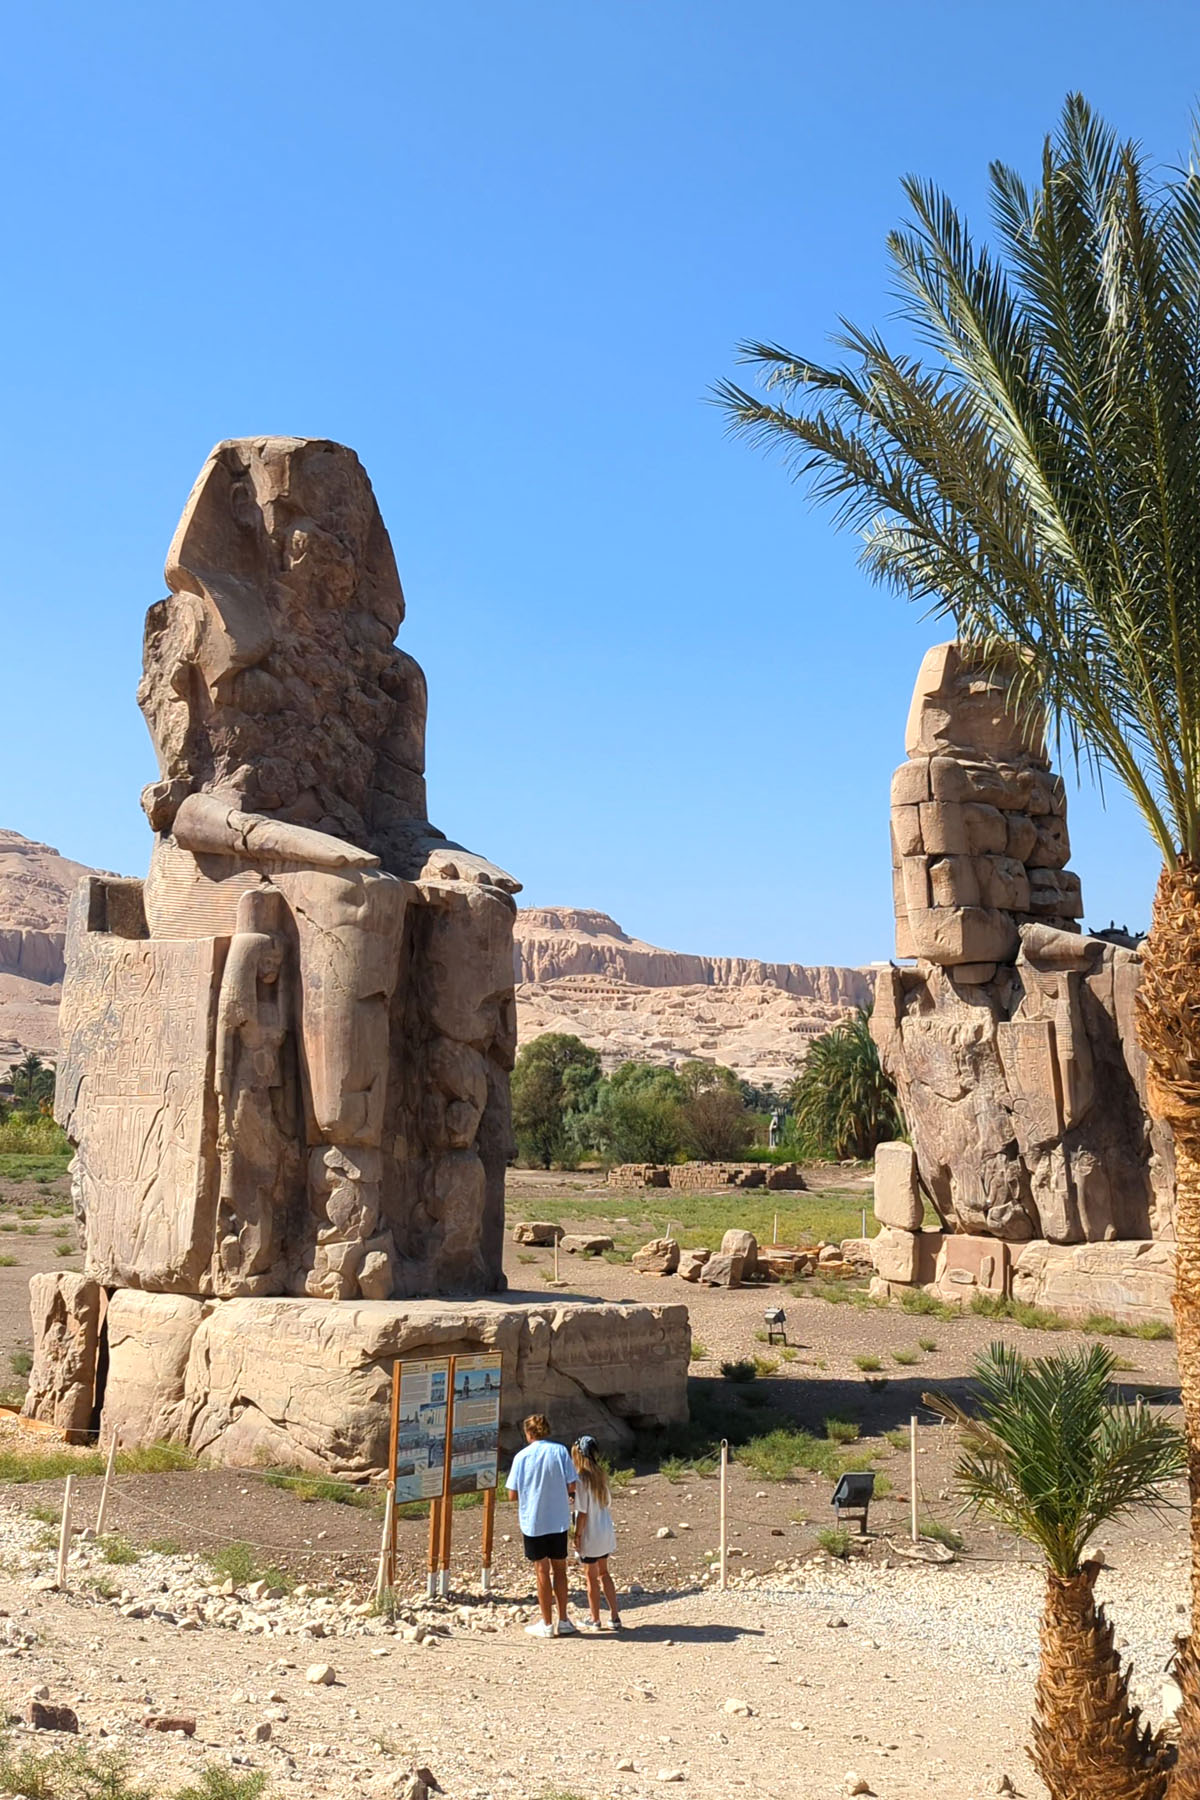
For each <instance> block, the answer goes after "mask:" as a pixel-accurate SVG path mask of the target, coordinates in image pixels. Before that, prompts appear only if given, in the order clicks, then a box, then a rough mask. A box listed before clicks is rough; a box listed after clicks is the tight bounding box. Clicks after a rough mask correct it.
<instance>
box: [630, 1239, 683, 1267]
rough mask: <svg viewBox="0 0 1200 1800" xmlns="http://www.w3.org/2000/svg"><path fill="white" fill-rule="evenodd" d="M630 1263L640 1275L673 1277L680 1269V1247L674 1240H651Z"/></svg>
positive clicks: (636, 1251)
mask: <svg viewBox="0 0 1200 1800" xmlns="http://www.w3.org/2000/svg"><path fill="white" fill-rule="evenodd" d="M630 1261H631V1262H632V1264H633V1266H634V1268H635V1269H636V1270H637V1271H638V1273H639V1274H640V1275H673V1274H674V1273H675V1271H676V1269H677V1268H678V1267H679V1245H678V1244H677V1243H676V1241H675V1239H674V1238H651V1239H650V1242H649V1243H648V1244H643V1245H642V1247H641V1249H640V1250H635V1251H634V1253H633V1255H632V1257H631V1258H630Z"/></svg>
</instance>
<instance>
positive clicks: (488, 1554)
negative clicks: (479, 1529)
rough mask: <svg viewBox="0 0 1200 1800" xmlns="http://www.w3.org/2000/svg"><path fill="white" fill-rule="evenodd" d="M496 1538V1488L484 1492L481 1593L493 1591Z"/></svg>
mask: <svg viewBox="0 0 1200 1800" xmlns="http://www.w3.org/2000/svg"><path fill="white" fill-rule="evenodd" d="M495 1538H496V1490H495V1488H494V1487H490V1488H484V1490H483V1548H482V1551H481V1553H480V1557H479V1561H480V1564H481V1567H480V1571H479V1586H480V1590H481V1592H483V1593H485V1594H490V1593H491V1591H492V1545H493V1543H494V1542H495Z"/></svg>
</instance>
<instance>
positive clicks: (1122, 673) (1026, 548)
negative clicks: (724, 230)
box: [714, 95, 1200, 866]
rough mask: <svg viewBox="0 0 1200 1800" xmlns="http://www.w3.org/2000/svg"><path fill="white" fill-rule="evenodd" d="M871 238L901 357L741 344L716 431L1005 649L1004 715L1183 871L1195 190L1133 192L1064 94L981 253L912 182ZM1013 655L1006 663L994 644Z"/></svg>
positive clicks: (1125, 168) (1193, 624)
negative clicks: (896, 218) (1032, 716)
mask: <svg viewBox="0 0 1200 1800" xmlns="http://www.w3.org/2000/svg"><path fill="white" fill-rule="evenodd" d="M904 191H905V195H906V198H907V201H908V207H909V220H908V223H907V224H906V225H905V226H904V227H903V228H902V229H900V230H898V231H895V232H893V233H892V234H891V235H890V237H889V239H888V252H889V255H890V257H891V261H892V267H893V271H894V276H895V280H896V284H897V288H898V290H899V294H900V301H901V309H902V314H903V317H904V319H905V320H906V322H907V324H908V326H909V328H910V329H911V330H912V332H913V334H914V336H915V339H916V342H917V344H918V346H919V353H918V354H917V355H915V356H912V355H897V354H895V353H894V352H892V351H890V350H889V349H888V347H887V346H886V344H885V343H884V342H883V341H882V339H881V338H879V337H878V336H877V335H875V334H872V333H868V332H865V331H862V330H860V329H858V328H856V327H855V326H853V325H850V324H847V323H845V322H844V321H843V322H842V324H841V327H840V331H839V335H838V337H837V339H836V344H837V348H838V349H839V350H840V352H841V360H840V361H837V362H835V363H832V364H824V363H822V362H821V361H819V360H818V359H816V358H811V357H806V356H799V355H796V354H795V353H793V352H791V351H789V350H787V349H785V348H783V347H782V346H781V345H778V344H771V343H761V342H750V343H746V344H743V345H742V346H741V348H740V352H739V355H740V358H741V360H742V361H743V362H744V363H746V364H748V365H749V366H750V367H751V368H753V369H754V370H755V372H756V374H757V376H758V378H759V383H760V387H759V389H758V391H757V392H751V391H749V390H747V389H746V388H744V387H742V386H740V385H738V384H737V383H735V382H733V381H722V382H719V383H718V384H717V385H716V388H715V389H714V397H715V399H716V401H717V403H718V404H719V405H720V406H721V407H722V408H723V410H724V412H725V415H726V418H727V420H728V423H729V426H730V429H731V430H732V431H734V432H735V433H737V434H739V435H740V436H743V437H745V438H747V439H748V440H749V441H750V442H751V443H753V444H756V445H757V446H759V447H761V448H763V449H766V450H769V451H772V452H775V453H778V454H780V455H782V457H783V460H784V462H785V464H786V465H787V467H788V468H789V470H790V472H791V473H792V475H793V476H794V477H796V478H797V479H800V480H803V481H804V482H805V483H806V484H807V485H808V486H809V488H810V490H811V491H812V493H813V494H814V496H815V498H816V499H817V500H818V501H820V502H821V503H823V504H825V505H828V506H830V507H831V508H832V510H833V513H834V516H835V519H836V521H837V522H838V524H839V525H841V526H844V527H848V528H849V529H851V530H854V531H856V532H857V533H858V534H859V536H860V538H861V541H862V560H863V562H864V564H865V566H866V567H867V569H868V570H869V571H870V572H871V573H872V574H873V575H874V576H875V577H876V578H878V579H880V580H882V581H884V582H887V583H889V584H890V585H892V586H893V587H895V588H897V589H898V590H899V591H901V592H902V593H905V594H906V595H907V596H909V597H910V598H912V599H916V600H920V601H924V602H926V603H927V604H928V605H929V606H930V609H931V610H932V611H933V612H934V613H935V614H942V615H945V616H947V617H949V618H951V619H952V620H953V621H954V625H955V628H956V630H957V631H958V633H959V635H960V636H962V637H963V638H964V639H966V640H969V641H971V642H972V643H974V644H976V645H995V646H1007V647H1008V653H1007V654H1008V667H1009V670H1010V679H1011V683H1012V691H1013V700H1014V704H1016V705H1017V706H1019V707H1021V708H1025V709H1028V708H1031V707H1032V706H1034V705H1035V704H1037V705H1043V706H1045V707H1046V709H1047V710H1048V712H1049V714H1050V717H1051V720H1052V722H1053V723H1054V725H1055V726H1056V727H1057V729H1058V731H1059V732H1060V733H1061V734H1062V735H1063V736H1065V737H1066V738H1067V740H1068V741H1069V742H1070V744H1071V745H1072V747H1073V748H1074V750H1075V751H1076V754H1077V755H1080V756H1083V757H1085V758H1087V759H1089V760H1091V761H1093V762H1094V764H1095V765H1096V766H1097V768H1098V769H1100V770H1101V771H1103V770H1104V769H1109V770H1112V771H1113V772H1114V773H1115V774H1116V775H1117V777H1118V778H1119V779H1120V781H1121V782H1122V783H1123V784H1124V785H1125V787H1126V788H1127V789H1128V790H1129V792H1130V793H1131V794H1132V796H1133V798H1134V800H1135V801H1136V803H1137V804H1138V806H1139V807H1140V808H1141V810H1142V812H1143V813H1144V815H1145V817H1146V820H1147V822H1148V824H1149V826H1150V829H1151V831H1152V832H1153V834H1154V836H1155V838H1156V840H1157V842H1158V844H1159V847H1160V849H1161V851H1162V854H1163V857H1164V860H1165V861H1166V863H1167V864H1168V866H1174V863H1175V860H1176V856H1177V853H1178V852H1183V853H1184V854H1186V855H1187V856H1189V857H1200V173H1197V171H1196V170H1195V169H1193V168H1189V169H1187V170H1183V171H1179V172H1177V173H1175V174H1173V175H1171V176H1169V177H1168V178H1166V179H1163V180H1158V179H1156V178H1152V176H1151V175H1150V173H1149V171H1148V168H1147V164H1146V160H1145V157H1144V154H1143V153H1142V151H1141V150H1140V149H1139V147H1138V146H1137V145H1136V144H1134V143H1131V142H1124V141H1121V140H1119V139H1118V138H1117V136H1116V135H1115V133H1114V132H1113V131H1112V130H1111V129H1110V128H1109V127H1108V126H1107V125H1106V124H1105V123H1104V122H1103V121H1102V120H1100V119H1098V118H1097V116H1096V115H1095V114H1094V113H1093V112H1092V111H1091V109H1090V108H1089V107H1088V105H1087V103H1086V102H1085V101H1084V100H1083V99H1082V97H1081V96H1079V95H1071V96H1069V97H1068V100H1067V102H1066V104H1065V106H1064V109H1063V114H1062V118H1061V121H1060V124H1059V128H1058V131H1057V133H1056V134H1055V136H1054V137H1052V138H1051V139H1048V140H1047V142H1046V144H1045V146H1044V148H1043V154H1042V164H1041V172H1040V180H1039V182H1038V183H1037V184H1036V185H1029V184H1027V183H1026V182H1025V181H1024V180H1023V179H1022V178H1021V177H1020V175H1018V174H1017V173H1016V172H1015V171H1013V170H1011V169H1009V168H1006V167H1004V166H1003V165H994V166H993V168H992V170H991V198H992V224H993V235H994V242H992V243H990V244H983V243H980V242H978V241H977V240H976V239H975V238H974V237H973V236H972V235H971V233H970V231H969V229H968V227H967V225H966V223H965V221H964V220H963V218H962V217H961V216H960V215H959V213H958V212H957V211H956V210H955V208H954V207H953V205H952V204H951V202H950V200H949V199H948V198H947V197H946V195H944V194H943V193H941V192H940V191H939V190H938V189H937V188H936V187H934V186H933V185H932V184H930V183H927V182H921V181H918V180H916V179H912V178H910V179H909V180H908V181H906V182H905V184H904ZM1014 649H1015V650H1016V651H1017V652H1018V653H1019V654H1018V655H1017V657H1016V658H1015V659H1013V658H1012V656H1011V652H1012V650H1014Z"/></svg>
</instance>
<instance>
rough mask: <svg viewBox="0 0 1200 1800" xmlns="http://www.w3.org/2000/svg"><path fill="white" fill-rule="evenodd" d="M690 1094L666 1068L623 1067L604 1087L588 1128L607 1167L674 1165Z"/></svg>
mask: <svg viewBox="0 0 1200 1800" xmlns="http://www.w3.org/2000/svg"><path fill="white" fill-rule="evenodd" d="M685 1098H686V1092H685V1089H684V1085H683V1082H682V1081H681V1080H680V1078H679V1076H678V1075H677V1074H676V1073H675V1071H674V1069H670V1068H667V1067H666V1066H665V1065H664V1064H662V1063H646V1062H624V1063H621V1064H620V1065H619V1067H617V1068H616V1069H614V1070H613V1072H612V1074H611V1075H610V1076H609V1077H608V1079H607V1080H606V1081H604V1082H602V1083H601V1084H600V1089H599V1092H598V1094H597V1096H596V1106H595V1110H594V1112H593V1113H592V1115H591V1117H590V1119H589V1120H588V1121H587V1128H588V1130H589V1131H590V1135H591V1142H592V1143H593V1145H594V1146H595V1148H596V1149H597V1150H599V1152H600V1154H601V1155H602V1156H603V1157H604V1159H605V1161H606V1162H618V1163H622V1162H656V1163H663V1162H674V1160H675V1158H676V1157H677V1156H678V1155H679V1152H680V1150H681V1149H682V1148H683V1128H684V1127H683V1102H684V1100H685Z"/></svg>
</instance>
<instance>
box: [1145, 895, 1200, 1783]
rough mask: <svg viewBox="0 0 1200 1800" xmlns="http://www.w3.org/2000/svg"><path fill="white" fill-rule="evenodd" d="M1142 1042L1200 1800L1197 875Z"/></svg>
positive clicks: (1185, 1705) (1148, 991)
mask: <svg viewBox="0 0 1200 1800" xmlns="http://www.w3.org/2000/svg"><path fill="white" fill-rule="evenodd" d="M1137 1023H1138V1037H1139V1039H1140V1040H1141V1045H1142V1048H1143V1049H1144V1050H1145V1052H1146V1055H1147V1057H1148V1058H1149V1062H1150V1071H1149V1084H1148V1085H1149V1099H1150V1110H1151V1112H1152V1113H1153V1114H1154V1115H1155V1117H1156V1118H1160V1119H1165V1120H1166V1122H1167V1123H1168V1124H1169V1125H1170V1127H1171V1131H1172V1135H1173V1136H1174V1139H1175V1237H1176V1247H1175V1340H1176V1349H1177V1352H1178V1358H1179V1385H1180V1390H1181V1393H1182V1396H1183V1411H1184V1420H1185V1424H1186V1427H1187V1437H1188V1487H1189V1490H1190V1495H1191V1526H1192V1638H1191V1643H1190V1644H1189V1645H1188V1646H1186V1647H1185V1649H1184V1652H1183V1654H1182V1656H1181V1657H1180V1663H1179V1685H1180V1688H1181V1689H1182V1691H1183V1700H1182V1702H1181V1704H1180V1708H1179V1715H1178V1725H1179V1763H1178V1766H1177V1767H1176V1769H1175V1770H1174V1772H1173V1774H1172V1777H1171V1787H1170V1795H1171V1800H1200V1657H1197V1656H1196V1655H1195V1654H1193V1652H1192V1648H1191V1645H1192V1644H1197V1643H1200V868H1197V867H1196V865H1195V864H1193V863H1189V862H1184V861H1181V862H1180V863H1179V865H1178V866H1177V867H1176V868H1175V869H1164V870H1163V872H1162V875H1161V877H1160V878H1159V883H1158V892H1157V894H1156V895H1155V897H1154V917H1153V922H1152V925H1151V930H1150V936H1149V938H1148V939H1147V942H1146V946H1145V950H1144V952H1143V974H1142V985H1141V989H1140V991H1139V993H1138V1021H1137Z"/></svg>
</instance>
